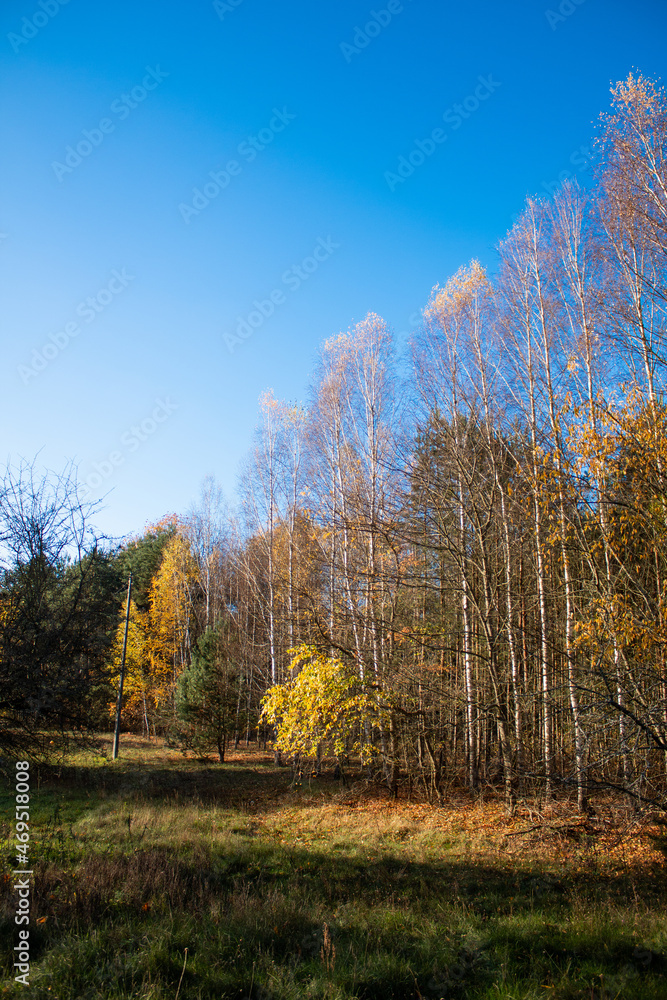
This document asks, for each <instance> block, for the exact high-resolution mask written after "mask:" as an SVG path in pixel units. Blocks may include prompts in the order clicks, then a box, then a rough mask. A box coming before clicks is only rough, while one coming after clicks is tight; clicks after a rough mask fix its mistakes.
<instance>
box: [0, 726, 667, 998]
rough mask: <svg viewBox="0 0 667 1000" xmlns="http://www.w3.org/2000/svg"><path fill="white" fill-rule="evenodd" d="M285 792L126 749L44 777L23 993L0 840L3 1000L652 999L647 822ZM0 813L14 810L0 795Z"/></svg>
mask: <svg viewBox="0 0 667 1000" xmlns="http://www.w3.org/2000/svg"><path fill="white" fill-rule="evenodd" d="M290 778H291V775H290V773H289V771H287V770H286V769H275V768H274V767H272V765H271V763H270V758H269V756H268V755H265V754H259V753H256V754H254V755H252V754H246V755H239V756H238V757H236V758H234V759H232V761H231V762H230V763H228V764H224V765H217V764H215V765H214V764H213V763H210V764H199V763H196V762H190V761H184V760H183V759H182V758H179V757H177V756H176V755H174V754H172V753H170V752H169V751H166V750H164V749H163V748H159V749H156V748H151V746H150V744H149V743H148V741H140V740H131V741H130V740H126V741H125V745H124V747H123V755H122V757H121V759H120V760H119V761H117V762H115V763H110V762H103V761H99V760H98V761H93V760H85V761H84V760H82V761H80V762H78V764H77V766H73V767H70V768H67V769H63V770H62V771H61V772H60V774H59V776H58V775H51V776H47V775H46V774H45V773H44V772H43V773H42V775H41V778H40V784H39V788H37V787H34V789H33V792H32V796H31V814H32V819H31V826H32V831H31V837H32V840H31V848H32V853H31V857H32V860H33V865H34V870H35V878H34V887H33V897H32V911H31V924H30V940H31V985H30V986H29V987H28V988H26V987H23V986H20V985H18V984H15V983H14V982H13V979H12V976H13V973H12V969H11V962H12V959H11V958H8V957H7V956H9V955H10V954H11V952H12V948H13V946H14V944H15V943H16V942H17V928H16V927H15V925H14V922H13V915H14V910H15V905H16V898H15V895H14V893H13V891H12V882H13V880H12V878H11V877H9V878H7V875H8V873H9V872H10V871H11V870H12V869H13V867H14V859H13V853H12V852H11V842H10V840H9V837H10V835H11V832H12V831H11V827H10V825H9V823H8V822H5V823H4V826H3V829H2V835H3V841H2V863H3V875H4V876H5V877H4V881H3V883H2V884H3V902H2V907H3V908H2V911H1V913H2V918H1V922H0V954H1V955H2V956H3V963H4V964H3V966H2V973H3V976H4V980H3V987H2V990H3V991H4V992H1V994H0V995H2V996H8V997H11V996H17V997H18V996H22V997H27V998H40V1000H42V998H43V1000H46V998H59V1000H70V998H72V1000H74V998H82V1000H93V998H105V1000H107V998H109V1000H116V998H117V1000H120V998H123V1000H124V998H129V997H135V998H143V1000H166V998H169V1000H175V998H176V995H177V993H178V997H179V1000H194V998H197V1000H200V998H201V1000H204V998H206V1000H209V998H210V1000H225V998H229V1000H242V998H244V997H250V998H251V1000H269V998H273V1000H283V998H285V1000H287V998H294V1000H296V998H299V1000H301V998H313V1000H315V998H322V1000H324V998H328V1000H352V998H359V1000H362V998H363V1000H389V998H392V997H394V998H428V1000H435V998H438V997H446V998H447V1000H457V998H474V1000H482V998H484V1000H491V998H494V1000H497V998H504V1000H510V998H511V1000H529V998H530V1000H533V998H546V997H553V998H558V1000H570V998H572V1000H574V998H587V1000H602V998H606V1000H635V998H636V1000H665V998H667V921H666V920H665V916H666V910H665V902H664V900H665V892H664V890H665V888H666V886H667V879H666V878H665V867H664V857H663V855H662V854H661V853H660V851H659V850H656V849H654V847H653V842H652V841H651V840H650V837H649V835H650V834H653V835H654V837H655V838H658V836H659V833H660V831H659V830H658V829H655V828H649V829H641V828H640V827H639V826H637V824H635V823H634V821H633V820H631V819H627V818H626V819H623V817H620V818H619V816H618V815H616V817H615V819H616V824H615V825H614V826H611V825H609V824H608V823H605V822H603V819H605V818H606V819H611V818H614V817H612V816H611V814H609V816H607V815H606V814H605V816H604V817H603V812H604V810H603V807H602V806H600V807H599V808H598V813H599V814H600V822H598V823H597V824H595V823H594V824H591V823H588V824H587V825H586V826H585V827H584V826H583V824H582V823H581V822H580V821H579V820H578V819H577V818H576V817H574V816H573V814H572V813H571V810H570V809H569V807H568V805H567V804H566V803H563V804H561V805H560V806H558V807H555V809H554V812H553V815H551V816H550V817H549V816H546V815H545V824H546V826H547V828H548V829H547V830H546V831H544V830H543V831H536V832H530V831H529V827H531V826H533V825H535V824H534V823H533V822H532V821H531V820H530V819H528V818H526V817H525V816H522V815H519V816H518V817H517V818H516V819H515V820H513V821H507V820H505V819H504V818H503V815H502V810H501V808H500V806H499V803H498V802H497V801H496V800H495V799H493V798H492V799H491V800H490V801H488V802H486V803H482V802H471V801H470V800H468V799H466V798H464V797H461V798H460V799H459V800H458V801H456V802H453V803H451V804H449V805H448V806H446V807H445V808H444V809H432V808H430V807H427V806H423V805H420V804H415V803H403V802H399V803H397V804H390V803H388V802H387V801H385V800H384V799H383V798H381V797H380V798H377V797H375V798H374V797H373V796H372V795H369V794H367V793H366V792H365V791H364V790H363V789H362V788H361V786H360V787H359V788H355V789H347V790H344V791H342V792H341V791H340V790H339V788H338V786H337V785H336V784H335V783H334V782H333V781H332V780H331V779H326V778H324V779H322V780H319V781H312V782H311V784H310V787H308V785H307V784H304V787H303V788H302V789H301V790H300V791H298V792H297V791H294V790H292V789H290V787H289V785H290ZM1 802H2V810H3V811H2V816H3V817H5V818H7V817H11V814H12V812H13V797H12V796H11V795H10V790H7V791H5V793H4V794H3V796H2V797H1ZM623 822H625V823H626V827H625V838H624V837H623V833H624V828H623V827H622V826H619V823H623ZM550 828H553V829H550ZM527 831H528V832H527ZM657 842H658V841H657V839H656V841H655V843H657ZM37 921H40V922H39V923H38V922H37ZM186 949H187V961H186ZM179 983H180V992H179Z"/></svg>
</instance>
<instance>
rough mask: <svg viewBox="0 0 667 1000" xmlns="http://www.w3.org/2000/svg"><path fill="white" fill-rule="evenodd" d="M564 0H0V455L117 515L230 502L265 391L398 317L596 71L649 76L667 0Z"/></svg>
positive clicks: (601, 96)
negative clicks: (326, 347) (86, 488)
mask: <svg viewBox="0 0 667 1000" xmlns="http://www.w3.org/2000/svg"><path fill="white" fill-rule="evenodd" d="M560 6H561V10H562V11H564V12H565V13H561V14H559V13H558V11H559V6H558V3H556V2H555V0H553V2H548V0H547V2H542V0H511V2H509V3H499V2H498V0H484V2H481V0H470V2H469V3H448V2H441V3H436V2H433V0H431V2H427V0H403V2H402V3H401V2H399V0H390V2H386V0H378V2H377V3H375V4H373V3H372V2H371V0H335V2H334V0H319V2H316V0H287V2H285V3H276V2H275V0H229V2H227V3H225V2H223V0H219V2H218V3H217V4H215V3H213V2H211V0H189V2H186V0H160V2H157V0H141V2H137V0H134V2H129V0H114V2H113V3H100V2H95V0H69V2H67V3H64V4H62V3H58V0H41V3H40V2H39V0H5V2H4V3H3V4H2V10H1V11H0V28H1V30H0V52H1V53H2V69H3V78H4V87H3V92H2V94H3V98H2V106H1V113H2V135H3V141H2V158H1V163H0V175H1V176H0V191H1V192H2V205H1V208H0V234H1V235H0V264H1V272H0V273H1V274H2V296H3V309H2V338H3V358H4V364H3V366H2V403H3V416H4V424H5V427H6V434H5V439H4V441H5V456H3V458H5V457H6V458H8V459H16V458H17V457H19V456H24V457H27V458H32V457H33V456H34V455H35V454H36V453H37V452H39V453H40V454H39V462H41V463H42V464H45V465H48V466H51V467H54V468H61V467H62V466H63V465H64V463H65V461H66V460H67V459H75V460H76V461H77V462H78V463H79V466H80V473H81V476H82V478H83V479H84V480H86V479H87V480H88V481H89V482H90V483H92V484H96V483H97V480H96V479H95V478H94V477H95V476H96V475H97V476H98V479H99V486H97V485H96V486H95V489H94V490H93V492H94V493H98V494H103V493H108V494H109V495H108V498H107V501H106V509H105V510H104V511H103V513H102V514H101V515H100V516H99V518H98V522H99V524H100V526H101V527H102V528H103V529H104V530H106V531H107V532H109V533H112V534H115V535H122V534H124V533H127V532H132V531H136V530H140V529H141V528H142V526H143V525H144V523H145V522H146V521H149V520H155V519H157V518H158V517H159V516H160V515H162V514H163V513H165V512H168V511H177V512H182V511H184V510H185V509H186V508H187V506H188V505H189V504H190V502H191V501H192V500H193V499H194V498H195V497H196V495H197V493H198V491H199V484H200V481H201V480H202V478H203V476H205V475H206V474H208V473H212V474H214V475H215V476H216V477H217V478H218V479H219V481H220V482H221V483H222V485H223V487H224V489H225V491H226V493H227V496H228V498H229V499H230V501H232V502H233V501H234V490H235V485H236V480H237V475H238V468H239V463H240V460H241V458H242V456H243V455H244V453H245V452H246V451H247V449H248V447H249V445H250V442H251V438H252V430H253V426H254V424H255V421H256V417H257V399H258V396H259V394H260V392H261V391H262V390H264V389H266V388H272V389H273V390H274V392H275V394H276V396H277V397H278V398H284V399H290V400H303V399H305V397H306V393H307V386H308V381H309V377H310V373H311V372H312V369H313V365H314V361H315V357H316V354H317V349H318V346H319V344H320V343H321V342H322V341H323V340H324V339H325V338H326V337H329V336H331V335H332V334H335V333H337V332H338V331H339V330H344V329H347V328H348V327H349V326H350V325H351V324H353V323H354V322H356V321H358V320H360V319H362V318H363V316H364V315H365V314H366V313H367V312H368V311H369V310H372V311H374V312H377V313H379V314H380V315H382V316H383V317H384V318H385V319H386V320H387V321H388V322H389V323H390V324H391V325H392V326H393V327H394V329H395V330H396V332H397V334H398V335H399V337H398V339H399V343H400V342H404V341H405V338H406V336H407V333H408V331H409V329H410V326H411V323H414V321H415V315H416V314H418V312H419V310H420V309H421V308H422V307H423V306H424V305H425V303H426V300H427V298H428V295H429V292H430V290H431V288H432V287H433V285H435V284H436V283H438V282H443V281H445V280H446V279H447V277H448V276H449V275H450V274H451V273H453V272H454V271H455V270H456V269H457V268H458V267H459V266H460V265H461V264H463V263H466V262H467V261H468V260H469V259H470V258H472V257H477V258H479V259H480V260H481V261H482V263H484V264H486V265H488V266H493V261H494V247H495V245H496V244H497V243H498V241H499V240H500V239H501V238H502V237H503V235H504V234H505V232H506V231H507V229H508V228H509V226H510V225H511V221H512V217H513V216H514V215H515V214H516V213H517V212H518V211H520V209H521V206H522V202H523V199H524V197H525V195H526V194H528V193H536V192H540V191H543V190H544V185H547V186H548V185H549V184H550V183H551V182H553V181H555V180H556V179H557V177H558V175H559V172H560V171H563V170H567V169H569V170H570V171H571V172H573V171H574V170H575V168H576V167H577V165H578V164H581V162H583V157H579V158H576V153H577V150H579V149H580V147H582V146H586V145H587V144H588V143H589V142H590V139H591V136H592V131H593V126H594V122H595V120H596V119H597V117H598V115H599V113H600V112H601V111H602V110H604V109H605V108H606V107H607V106H608V90H609V84H610V82H611V81H614V80H617V79H619V78H622V77H624V76H626V75H627V73H628V72H629V71H630V70H631V69H633V68H636V69H638V70H640V71H641V72H643V73H645V74H647V75H651V76H661V77H662V78H663V80H667V48H666V46H665V38H666V37H667V5H666V4H665V3H664V0H633V3H629V2H627V0H626V2H620V0H583V2H579V3H578V4H577V3H575V2H573V0H564V2H562V3H561V5H560ZM373 11H374V12H375V14H372V12H373ZM549 11H551V13H549ZM568 12H569V13H568ZM367 26H368V27H367ZM357 28H359V29H361V33H359V32H358V31H357ZM480 78H481V79H480ZM456 105H459V108H458V109H457V108H456ZM437 129H440V130H441V131H440V132H437V133H436V135H437V138H438V141H437V142H434V141H433V139H432V138H431V136H432V134H433V131H434V130H437ZM86 133H87V134H86ZM418 144H421V151H420V149H419V145H418ZM68 147H69V149H68ZM573 156H575V163H574V164H573V163H572V157H573ZM401 157H404V158H405V159H404V160H400V158H401ZM410 158H412V163H413V166H412V167H410V166H409V161H410ZM422 159H423V163H422V162H420V161H421V160H422ZM401 163H402V164H403V167H402V172H403V174H404V175H409V176H405V177H403V178H401V179H398V180H397V179H396V178H397V177H398V176H399V171H398V167H399V165H400V164H401ZM410 171H412V172H410ZM211 173H213V174H215V175H217V178H218V180H217V181H214V180H213V179H212V177H211V176H210V175H211ZM579 176H580V178H581V179H582V180H583V181H585V180H586V173H585V171H582V170H579ZM206 185H208V187H206ZM195 189H198V190H199V192H201V194H200V195H196V194H195ZM209 195H210V196H211V197H210V198H208V204H207V203H206V199H207V197H208V196H209ZM314 251H316V253H314ZM272 295H273V301H271V297H272ZM87 300H92V301H87ZM255 301H257V302H259V303H260V310H257V309H256V307H255V305H254V303H255ZM262 309H263V311H264V312H265V313H269V312H270V311H271V309H273V312H272V315H268V316H266V318H265V317H263V316H262V315H261V310H262ZM250 314H253V315H250ZM249 319H250V323H249V325H248V326H242V327H241V330H242V332H243V331H244V332H245V333H248V332H251V336H249V337H245V338H242V337H240V336H239V335H238V327H239V323H240V321H241V320H245V321H246V322H248V320H249ZM253 325H254V329H253ZM235 340H238V343H235V342H234V341H235ZM230 346H231V347H232V348H233V349H232V350H230ZM38 369H39V370H38ZM96 470H97V471H96ZM91 477H93V478H92V479H91Z"/></svg>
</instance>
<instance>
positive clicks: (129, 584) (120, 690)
mask: <svg viewBox="0 0 667 1000" xmlns="http://www.w3.org/2000/svg"><path fill="white" fill-rule="evenodd" d="M131 597H132V573H131V572H130V575H129V577H128V581H127V608H126V609H125V635H124V636H123V655H122V657H121V660H120V682H119V684H118V702H117V704H116V728H115V729H114V734H113V753H112V759H113V760H115V759H116V757H117V756H118V741H119V740H120V708H121V705H122V703H123V681H124V679H125V654H126V652H127V630H128V628H129V625H130V599H131Z"/></svg>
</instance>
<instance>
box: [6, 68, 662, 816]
mask: <svg viewBox="0 0 667 1000" xmlns="http://www.w3.org/2000/svg"><path fill="white" fill-rule="evenodd" d="M666 137H667V102H666V100H665V95H664V92H663V90H662V88H661V87H660V86H659V85H658V83H657V82H655V81H652V80H649V79H646V78H645V77H643V76H641V75H638V76H633V75H631V76H629V77H628V78H627V79H626V80H624V81H622V82H619V83H617V84H616V85H615V86H614V87H613V88H612V91H611V105H610V108H609V110H608V111H607V112H606V113H605V114H603V115H602V116H601V119H600V123H599V126H598V130H597V138H596V144H595V149H596V154H595V155H596V168H595V169H596V173H595V180H594V183H593V184H592V185H590V186H589V187H588V188H586V189H582V188H581V187H579V186H578V185H577V184H576V183H575V182H565V183H564V184H563V185H562V186H561V187H560V188H559V189H558V190H557V191H556V192H555V194H554V195H553V197H550V198H548V199H546V198H543V199H533V198H528V199H527V200H526V204H525V206H524V209H523V211H522V213H521V215H520V216H519V217H518V218H517V221H516V223H515V224H514V226H513V227H512V229H511V230H510V232H509V233H508V234H507V236H506V237H505V238H504V239H503V240H502V242H501V243H500V245H499V247H498V251H497V258H496V263H495V265H494V268H493V271H492V272H487V271H485V270H484V269H483V268H482V267H481V266H480V264H479V263H478V262H476V261H473V262H471V263H470V264H468V265H467V266H465V267H462V268H461V269H460V270H459V271H458V272H457V273H456V274H455V275H454V276H453V277H451V278H450V279H449V280H448V281H447V282H445V283H444V284H443V285H442V286H437V287H436V288H434V289H433V291H432V293H431V296H430V298H429V301H428V303H427V305H426V307H425V308H424V310H423V320H422V323H421V326H420V328H419V329H418V330H417V332H416V333H415V335H414V337H413V339H412V343H411V347H410V353H409V357H408V358H407V359H406V358H397V357H396V355H395V352H394V347H393V343H392V335H391V331H390V330H389V328H388V326H387V324H386V323H385V322H384V321H383V320H382V319H381V318H380V317H379V316H377V315H375V314H369V315H368V316H367V317H366V318H365V319H364V320H363V321H362V322H360V323H358V324H357V325H356V326H355V327H353V328H352V329H351V330H349V331H347V332H346V333H341V334H339V335H338V336H335V337H332V338H331V339H329V340H327V341H326V342H325V343H324V344H323V346H322V348H321V351H320V354H319V359H318V364H317V367H316V370H315V372H314V373H313V377H312V382H311V387H310V394H309V399H308V402H307V404H306V405H303V406H302V405H297V404H291V403H287V402H281V401H279V400H277V399H275V398H274V396H273V394H272V393H271V392H267V393H265V394H264V395H263V396H262V398H261V400H260V421H259V424H258V427H257V431H256V435H255V440H254V444H253V448H252V450H251V453H250V454H249V455H248V457H247V460H246V466H245V468H244V470H243V475H242V477H241V487H240V491H239V492H240V500H239V504H238V508H237V510H236V511H235V512H230V511H229V510H228V509H227V508H226V506H225V504H224V501H223V498H222V495H221V492H220V490H219V488H218V487H217V485H216V483H215V481H214V480H212V479H208V480H207V481H206V482H205V483H204V486H203V488H202V494H201V497H200V500H199V501H198V503H197V504H196V505H195V506H194V507H193V508H192V509H191V510H190V511H189V512H187V513H186V514H185V515H183V516H182V517H173V518H171V519H166V520H165V521H164V522H161V523H160V524H159V525H156V526H153V527H152V528H150V529H149V530H147V531H146V532H145V533H144V534H143V535H142V536H140V537H138V538H137V539H134V540H133V541H132V542H131V543H129V544H126V545H124V546H122V547H121V548H120V549H113V548H111V547H109V546H106V547H105V546H104V545H102V544H101V543H100V542H99V540H97V539H95V538H94V537H93V535H90V536H89V535H88V534H87V531H88V528H87V524H88V522H89V517H90V512H89V511H87V510H85V509H84V505H82V504H81V503H79V502H78V501H77V502H74V500H75V497H76V484H75V483H74V481H73V480H72V479H71V476H70V479H67V477H65V479H63V478H62V477H61V478H60V479H59V480H57V481H56V482H55V483H54V482H53V481H49V483H48V484H47V483H46V481H45V482H44V483H42V485H41V487H40V484H39V483H36V482H35V480H34V475H33V478H32V479H31V480H30V476H29V475H28V471H29V470H28V467H23V469H22V470H19V471H18V472H17V470H8V473H7V476H6V478H5V483H4V486H3V487H2V489H0V494H1V498H0V502H1V504H2V507H1V509H0V516H1V517H2V523H3V525H4V526H5V527H4V529H3V530H4V534H3V539H4V543H5V547H6V550H7V553H8V557H7V568H6V569H5V573H4V578H3V585H2V591H1V593H0V614H1V615H2V677H1V678H0V688H1V690H2V694H1V697H2V700H1V701H0V713H1V715H0V721H1V723H2V730H1V731H2V734H3V748H4V749H7V748H11V747H13V746H15V745H18V744H17V742H16V741H19V742H20V740H21V738H22V737H21V733H22V732H25V733H27V732H30V733H31V734H32V737H35V735H36V734H37V733H48V730H49V727H53V726H54V725H56V724H58V725H59V726H60V729H61V731H62V733H65V731H67V732H71V731H72V729H76V727H77V726H81V727H83V726H84V724H86V723H87V724H91V723H92V722H93V721H95V724H96V725H100V724H101V723H100V720H101V718H102V717H103V716H104V713H105V711H106V712H107V715H108V706H109V704H110V703H111V702H112V701H113V682H114V676H115V675H117V672H118V665H119V655H120V648H121V638H122V637H121V627H122V626H121V622H122V620H123V611H124V608H123V606H122V601H123V596H122V580H123V577H124V576H125V579H126V573H127V571H128V569H129V568H130V567H132V569H133V573H136V574H137V586H136V588H135V599H134V601H133V603H132V605H131V608H130V611H131V614H130V633H129V642H128V656H127V668H128V674H127V694H126V699H125V706H124V712H125V718H126V720H127V721H130V722H132V723H133V724H134V725H136V726H138V727H142V728H143V730H144V731H145V732H147V733H151V732H153V733H157V732H162V733H167V734H168V735H169V738H170V739H173V740H174V741H175V742H176V743H178V744H179V745H181V746H182V747H183V748H184V749H185V750H190V751H194V752H198V753H204V752H208V751H210V750H215V751H217V752H218V754H219V757H220V759H223V758H224V754H225V752H226V747H227V745H228V742H229V741H230V740H232V741H234V742H236V743H238V742H239V741H241V740H250V739H256V738H262V739H264V740H266V739H267V738H268V739H269V740H270V741H271V742H272V745H273V747H274V750H275V753H276V759H277V760H281V759H282V757H283V756H286V757H288V758H289V759H290V760H292V761H297V762H302V764H303V765H304V766H306V764H307V766H309V767H311V766H312V767H313V768H314V769H318V768H319V767H320V764H321V761H322V759H323V757H324V756H327V755H330V754H335V755H336V758H337V760H338V766H339V768H340V769H342V770H343V771H345V769H346V768H348V767H350V766H359V767H361V768H362V769H363V771H364V773H366V774H367V775H368V776H369V777H373V776H375V777H376V778H378V779H379V780H381V781H383V782H385V783H386V785H387V787H388V788H389V789H390V791H391V793H392V794H394V795H395V794H398V792H399V789H400V788H401V787H402V786H406V785H407V786H408V787H410V788H412V787H413V786H414V787H415V788H419V789H420V790H421V792H423V793H424V794H426V795H427V796H428V798H429V799H430V800H431V801H439V800H442V798H443V796H444V795H445V794H446V792H447V789H448V787H450V786H451V784H453V783H459V784H465V785H467V786H469V787H470V788H471V789H475V788H479V787H480V786H482V785H484V784H487V783H490V784H493V785H498V786H499V787H500V788H502V789H504V795H505V799H506V803H507V805H508V807H509V808H511V806H512V804H513V802H514V800H515V798H516V796H517V795H521V794H524V793H525V792H527V791H530V790H535V789H537V788H539V789H540V790H541V791H542V792H543V793H544V794H545V795H546V796H549V795H551V794H552V793H553V792H554V791H555V789H556V788H557V787H561V786H563V785H564V786H565V787H566V788H571V790H572V794H573V795H576V799H577V803H578V807H579V809H580V810H582V811H583V810H585V809H586V808H587V807H588V799H589V796H590V795H591V792H592V791H594V790H595V789H596V788H598V787H605V788H615V789H617V790H619V791H622V792H624V793H625V794H627V795H629V796H630V797H632V798H633V799H634V800H636V801H641V800H650V801H653V802H658V803H663V804H664V801H665V790H666V788H667V783H666V779H667V663H666V661H665V655H666V645H665V643H666V640H667V603H666V601H667V594H666V592H665V587H666V586H667V561H666V559H665V556H666V555H667V548H666V542H667V491H666V488H665V487H666V486H667V482H666V479H665V477H666V476H667V438H666V434H665V431H666V429H667V428H666V426H665V425H666V422H667V409H666V406H665V398H664V385H663V381H664V371H665V361H666V359H667V356H666V354H665V307H666V302H667V283H666V275H667V268H666V265H667V160H666ZM70 472H71V470H70ZM21 477H23V478H21ZM47 486H48V488H47ZM40 489H41V493H40ZM49 490H51V491H52V492H53V491H54V490H55V493H53V496H58V497H60V498H61V499H63V498H64V501H63V505H62V510H65V511H67V515H68V517H69V520H68V519H67V518H65V519H64V520H63V516H62V510H61V512H60V513H58V514H57V516H55V522H54V526H50V522H49V521H48V517H47V508H48V509H49V510H51V509H53V510H57V509H58V504H57V502H55V501H53V502H52V503H51V507H50V508H49V502H50V497H51V493H50V492H49ZM58 490H60V493H58ZM26 496H27V497H28V499H29V500H30V503H29V504H26V503H23V502H22V499H23V498H24V497H26ZM30 504H32V506H33V507H35V505H36V509H37V510H38V512H39V518H37V519H36V520H35V518H34V517H32V515H31V510H32V507H31V506H30ZM40 505H41V506H40ZM17 510H19V514H18V515H17V513H16V511H17ZM40 518H41V520H42V521H43V522H44V531H42V532H41V534H40V532H38V533H37V534H38V535H39V537H38V538H33V537H32V535H31V530H32V529H31V526H33V527H34V524H35V523H37V522H38V521H40ZM40 523H41V522H40ZM58 532H60V534H59V533H58ZM59 539H60V541H59ZM65 539H66V543H65V541H64V540H65ZM111 595H113V598H112V596H111ZM77 616H79V617H77ZM59 629H60V631H58V630H59ZM77 629H78V631H77ZM59 713H60V714H59ZM47 723H48V725H47ZM32 737H31V738H32ZM45 738H46V737H45V736H43V737H42V739H45ZM51 738H52V737H49V739H51ZM12 741H14V742H12Z"/></svg>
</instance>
